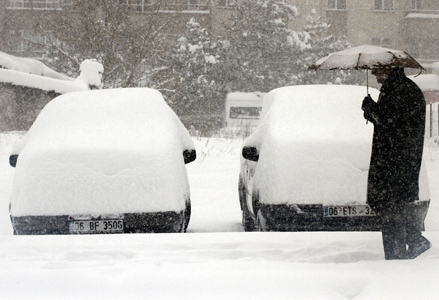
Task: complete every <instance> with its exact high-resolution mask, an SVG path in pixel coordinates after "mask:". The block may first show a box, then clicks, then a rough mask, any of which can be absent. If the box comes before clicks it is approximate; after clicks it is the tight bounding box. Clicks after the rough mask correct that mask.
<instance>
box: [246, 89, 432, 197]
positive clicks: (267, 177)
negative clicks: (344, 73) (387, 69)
mask: <svg viewBox="0 0 439 300" xmlns="http://www.w3.org/2000/svg"><path fill="white" fill-rule="evenodd" d="M369 92H370V94H371V96H372V98H373V99H378V94H379V92H378V90H376V89H372V88H370V89H369ZM365 96H366V88H365V87H359V86H335V85H327V86H311V85H310V86H295V87H286V88H280V89H276V90H274V91H272V92H270V93H269V94H267V96H266V99H265V100H264V111H263V115H264V117H263V119H262V120H261V124H260V126H259V127H258V128H257V130H256V131H255V132H254V133H253V134H252V135H251V136H250V137H249V138H248V139H247V140H246V142H245V145H250V146H256V147H257V148H258V149H259V151H260V152H259V154H260V156H259V162H258V164H257V167H256V173H255V177H254V180H255V184H256V185H257V186H258V187H259V192H260V196H261V198H260V199H261V200H262V199H263V200H262V201H264V203H272V204H282V203H295V204H308V203H310V204H315V203H322V204H325V205H337V204H364V203H365V201H366V187H367V174H368V168H369V163H370V154H371V144H372V134H373V125H372V124H366V121H365V119H364V118H363V111H362V110H361V104H362V100H363V98H364V97H365ZM267 106H268V107H269V109H267V108H266V107H267ZM426 184H427V186H426V187H425V190H426V191H428V188H427V187H428V183H426ZM423 197H427V198H426V199H429V195H428V194H423Z"/></svg>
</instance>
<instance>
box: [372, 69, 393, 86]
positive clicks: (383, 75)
mask: <svg viewBox="0 0 439 300" xmlns="http://www.w3.org/2000/svg"><path fill="white" fill-rule="evenodd" d="M392 71H393V69H392V68H379V69H372V75H373V76H375V77H376V79H377V82H378V83H379V84H382V83H383V82H384V81H385V80H386V79H387V77H389V75H390V73H392Z"/></svg>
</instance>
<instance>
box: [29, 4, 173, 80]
mask: <svg viewBox="0 0 439 300" xmlns="http://www.w3.org/2000/svg"><path fill="white" fill-rule="evenodd" d="M72 3H73V4H72V5H71V6H67V7H64V8H63V9H62V10H58V11H55V12H53V13H52V14H50V17H47V18H40V19H33V22H34V26H35V28H36V29H37V30H38V31H39V34H42V35H43V36H44V37H45V38H46V42H47V51H46V54H45V58H46V62H47V64H48V65H52V66H53V68H56V69H58V70H59V69H60V67H62V68H64V70H59V71H64V72H66V73H72V72H73V73H74V72H76V71H77V70H78V69H79V64H80V62H81V61H82V60H84V59H90V58H92V59H97V60H98V61H99V62H100V63H102V64H103V65H104V85H105V86H106V87H131V86H142V85H144V86H145V85H146V86H154V85H156V84H154V83H153V82H152V78H153V77H154V74H155V70H156V69H160V66H161V65H162V62H161V60H162V59H163V58H162V57H163V52H164V51H165V50H164V49H166V47H165V44H166V36H167V33H168V32H169V31H170V28H171V27H172V26H175V24H174V23H175V18H173V17H172V14H171V15H169V14H168V15H164V14H162V13H160V10H161V2H160V1H159V2H155V4H154V5H152V6H142V7H140V6H133V5H129V4H126V3H128V2H126V1H105V0H76V1H73V2H72ZM145 5H146V4H145ZM138 11H141V12H142V13H136V12H138ZM177 13H178V12H177ZM72 75H74V74H72Z"/></svg>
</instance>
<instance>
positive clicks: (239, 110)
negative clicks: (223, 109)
mask: <svg viewBox="0 0 439 300" xmlns="http://www.w3.org/2000/svg"><path fill="white" fill-rule="evenodd" d="M261 111H262V107H240V106H232V107H230V119H259V118H260V116H261Z"/></svg>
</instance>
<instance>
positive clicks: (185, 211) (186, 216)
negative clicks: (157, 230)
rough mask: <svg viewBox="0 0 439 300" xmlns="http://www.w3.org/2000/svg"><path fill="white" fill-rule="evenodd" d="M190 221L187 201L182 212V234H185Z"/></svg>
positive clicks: (189, 208) (189, 209) (189, 204)
mask: <svg viewBox="0 0 439 300" xmlns="http://www.w3.org/2000/svg"><path fill="white" fill-rule="evenodd" d="M190 220H191V203H190V201H189V202H188V203H186V209H185V210H184V225H183V232H186V230H187V227H188V226H189V221H190Z"/></svg>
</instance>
